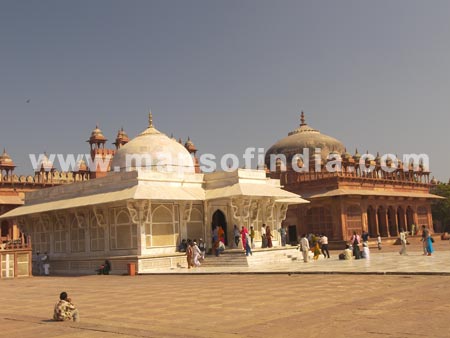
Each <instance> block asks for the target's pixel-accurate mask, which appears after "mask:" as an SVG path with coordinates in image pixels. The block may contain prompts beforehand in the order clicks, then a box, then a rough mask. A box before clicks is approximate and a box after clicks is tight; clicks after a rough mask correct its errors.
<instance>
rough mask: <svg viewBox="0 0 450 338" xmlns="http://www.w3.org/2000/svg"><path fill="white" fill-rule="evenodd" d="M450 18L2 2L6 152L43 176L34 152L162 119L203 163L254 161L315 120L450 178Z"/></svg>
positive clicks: (428, 4) (188, 4)
mask: <svg viewBox="0 0 450 338" xmlns="http://www.w3.org/2000/svg"><path fill="white" fill-rule="evenodd" d="M449 14H450V2H449V1H415V0H403V1H401V0H397V1H390V0H389V1H383V0H377V1H363V0H355V1H343V0H340V1H334V0H333V1H313V0H311V1H262V0H255V1H231V0H227V1H211V0H205V1H186V0H182V1H170V0H169V1H99V0H97V1H59V0H58V1H1V2H0V114H1V121H0V147H6V149H7V151H8V152H9V153H10V155H11V156H12V157H13V159H14V160H15V161H16V163H17V164H18V165H19V168H18V170H17V172H18V173H31V171H32V169H31V163H30V161H29V159H28V154H29V153H41V152H43V151H47V152H49V153H86V152H87V151H88V145H87V143H86V142H85V141H86V140H87V139H88V138H89V135H90V132H91V130H92V129H93V128H94V127H95V125H96V123H98V124H99V126H100V128H101V129H102V130H103V132H104V134H105V135H106V136H107V137H108V138H109V140H110V142H113V141H114V138H115V136H116V133H117V130H118V129H119V128H120V127H122V126H123V127H124V128H125V130H126V131H127V132H128V134H129V136H130V137H133V136H135V135H136V134H137V133H138V132H140V131H142V130H143V129H145V128H146V126H147V111H148V107H151V109H152V111H153V114H154V121H155V125H156V127H157V128H158V129H159V130H161V131H163V132H165V133H167V134H168V135H170V134H171V133H174V135H175V136H176V137H177V138H178V137H181V138H182V139H183V140H185V139H186V138H187V136H190V137H191V139H192V140H193V141H194V143H195V144H196V146H197V148H198V149H199V152H200V153H214V154H217V156H220V155H221V154H223V153H227V152H232V153H236V154H242V152H243V150H244V149H245V148H246V147H247V146H260V147H265V148H268V147H270V146H271V145H272V144H273V143H275V142H276V141H277V140H279V139H280V138H282V137H284V136H286V135H287V133H288V132H289V131H291V130H293V129H294V128H296V127H297V126H298V124H299V112H300V111H301V110H302V109H303V110H304V111H305V113H306V114H307V122H308V123H309V124H310V125H311V126H313V127H315V128H317V129H319V130H320V131H321V132H323V133H326V134H328V135H331V136H334V137H336V138H338V139H339V140H341V141H342V142H343V143H344V144H345V145H346V146H347V148H348V149H349V150H350V151H351V152H352V153H353V152H354V150H355V148H356V147H357V148H358V150H359V151H360V152H365V151H366V150H369V152H371V153H376V152H377V151H380V153H386V152H391V153H397V154H403V153H427V154H429V156H430V160H431V170H432V171H433V174H434V175H435V176H436V177H437V178H438V179H440V180H444V181H447V180H448V179H449V176H450V155H449V144H450V143H449V142H448V140H447V137H448V133H449V132H448V129H449V126H450V114H449V110H450V20H449ZM28 99H29V100H30V102H29V103H27V102H26V101H27V100H28ZM109 146H110V147H113V146H112V145H110V144H109Z"/></svg>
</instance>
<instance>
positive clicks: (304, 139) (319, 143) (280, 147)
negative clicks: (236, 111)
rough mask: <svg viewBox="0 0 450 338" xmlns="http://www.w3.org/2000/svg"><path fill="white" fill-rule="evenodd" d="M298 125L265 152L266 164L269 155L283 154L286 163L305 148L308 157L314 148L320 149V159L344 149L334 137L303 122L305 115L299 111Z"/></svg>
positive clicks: (267, 163) (342, 151)
mask: <svg viewBox="0 0 450 338" xmlns="http://www.w3.org/2000/svg"><path fill="white" fill-rule="evenodd" d="M300 120H301V123H300V126H299V127H298V128H297V129H295V130H294V131H292V132H290V133H289V134H288V136H287V137H285V138H283V139H281V140H279V141H278V142H277V143H275V144H274V145H273V146H272V147H270V148H269V150H267V152H266V159H265V162H266V165H267V166H269V165H270V155H281V154H282V155H285V156H286V160H287V161H288V163H290V161H291V160H292V157H293V156H294V155H296V154H303V151H304V149H305V148H307V149H309V156H310V158H311V157H312V156H313V155H314V152H315V149H316V148H320V149H321V156H322V161H325V160H326V159H327V156H328V154H329V153H330V152H332V151H334V152H337V153H338V154H343V153H344V152H345V151H346V150H345V147H344V145H343V144H342V143H341V142H340V141H339V140H337V139H335V138H334V137H331V136H328V135H325V134H321V133H320V132H319V131H318V130H316V129H314V128H311V127H310V126H309V125H308V124H306V122H305V115H304V113H303V112H302V113H301V119H300Z"/></svg>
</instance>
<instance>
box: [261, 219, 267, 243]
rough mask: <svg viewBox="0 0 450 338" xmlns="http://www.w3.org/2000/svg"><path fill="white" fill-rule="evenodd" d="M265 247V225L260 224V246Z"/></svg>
mask: <svg viewBox="0 0 450 338" xmlns="http://www.w3.org/2000/svg"><path fill="white" fill-rule="evenodd" d="M266 247H267V237H266V225H265V224H263V225H262V226H261V248H263V249H264V248H266Z"/></svg>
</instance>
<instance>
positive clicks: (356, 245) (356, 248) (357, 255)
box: [350, 231, 361, 259]
mask: <svg viewBox="0 0 450 338" xmlns="http://www.w3.org/2000/svg"><path fill="white" fill-rule="evenodd" d="M350 243H352V246H353V256H355V259H360V258H361V250H360V249H359V244H360V243H361V237H360V236H359V235H358V234H357V233H356V231H353V236H352V238H351V239H350Z"/></svg>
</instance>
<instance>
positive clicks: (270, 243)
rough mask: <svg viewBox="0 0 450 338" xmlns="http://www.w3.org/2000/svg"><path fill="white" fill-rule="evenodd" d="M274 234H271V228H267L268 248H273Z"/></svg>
mask: <svg viewBox="0 0 450 338" xmlns="http://www.w3.org/2000/svg"><path fill="white" fill-rule="evenodd" d="M272 237H273V236H272V233H271V232H270V227H269V226H267V227H266V238H267V247H268V248H271V247H272Z"/></svg>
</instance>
